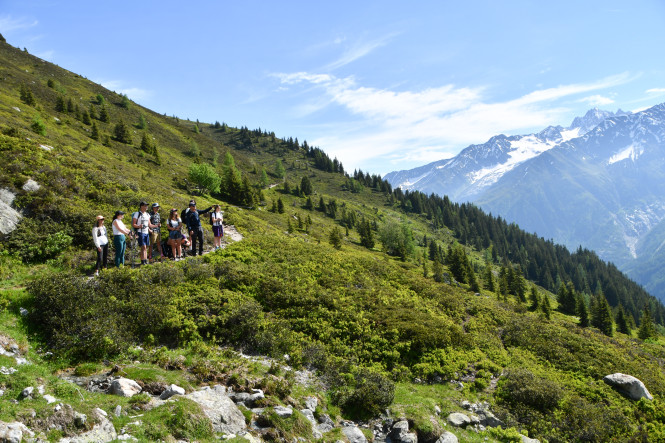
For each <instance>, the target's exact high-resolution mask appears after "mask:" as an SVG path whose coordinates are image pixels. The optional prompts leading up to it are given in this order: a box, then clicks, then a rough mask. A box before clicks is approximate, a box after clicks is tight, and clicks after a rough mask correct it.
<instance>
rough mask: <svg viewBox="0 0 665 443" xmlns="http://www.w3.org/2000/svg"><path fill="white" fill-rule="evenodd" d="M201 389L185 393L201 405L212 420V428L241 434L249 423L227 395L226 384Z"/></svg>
mask: <svg viewBox="0 0 665 443" xmlns="http://www.w3.org/2000/svg"><path fill="white" fill-rule="evenodd" d="M206 388H207V389H201V390H198V391H194V392H192V393H189V394H187V395H185V398H188V399H190V400H192V401H194V402H196V403H198V404H199V405H200V406H201V409H202V410H203V412H204V413H205V414H206V416H207V417H208V418H210V420H211V421H212V428H213V430H214V431H215V432H222V433H224V434H240V433H241V432H243V431H244V430H245V429H246V428H247V425H246V424H245V416H244V415H242V412H240V409H238V407H237V406H236V405H235V403H233V400H231V399H230V398H229V396H228V395H226V388H225V387H224V386H219V385H218V386H215V387H214V388H212V389H210V388H209V387H206Z"/></svg>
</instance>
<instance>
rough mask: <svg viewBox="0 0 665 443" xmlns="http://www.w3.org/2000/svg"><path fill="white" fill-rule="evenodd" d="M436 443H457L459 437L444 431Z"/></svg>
mask: <svg viewBox="0 0 665 443" xmlns="http://www.w3.org/2000/svg"><path fill="white" fill-rule="evenodd" d="M436 443H457V436H456V435H455V434H453V433H452V432H450V431H444V433H443V434H442V435H441V437H439V439H438V440H437V441H436Z"/></svg>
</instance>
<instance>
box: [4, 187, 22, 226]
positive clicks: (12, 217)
mask: <svg viewBox="0 0 665 443" xmlns="http://www.w3.org/2000/svg"><path fill="white" fill-rule="evenodd" d="M14 198H16V194H14V193H13V192H11V191H10V190H8V189H4V188H3V189H0V234H3V235H7V234H9V233H10V232H12V231H14V230H15V229H16V225H18V222H19V221H20V220H21V218H22V216H21V214H20V213H19V212H18V211H16V210H15V209H13V208H12V206H11V205H12V203H13V202H14Z"/></svg>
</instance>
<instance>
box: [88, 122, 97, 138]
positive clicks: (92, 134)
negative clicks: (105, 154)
mask: <svg viewBox="0 0 665 443" xmlns="http://www.w3.org/2000/svg"><path fill="white" fill-rule="evenodd" d="M90 138H91V139H93V140H99V129H97V124H96V123H95V122H92V129H91V131H90Z"/></svg>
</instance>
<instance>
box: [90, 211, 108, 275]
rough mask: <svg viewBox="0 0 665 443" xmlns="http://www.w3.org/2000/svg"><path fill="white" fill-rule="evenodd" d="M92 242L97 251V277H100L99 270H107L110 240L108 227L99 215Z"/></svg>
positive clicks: (93, 229)
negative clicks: (107, 232)
mask: <svg viewBox="0 0 665 443" xmlns="http://www.w3.org/2000/svg"><path fill="white" fill-rule="evenodd" d="M92 241H93V243H94V244H95V249H96V250H97V264H96V265H95V276H97V275H99V270H100V269H101V268H102V267H103V268H104V269H106V268H107V261H108V253H109V239H108V237H107V235H106V227H105V226H104V216H103V215H98V216H97V219H96V221H95V226H94V227H93V228H92Z"/></svg>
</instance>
